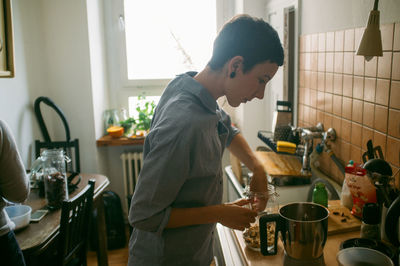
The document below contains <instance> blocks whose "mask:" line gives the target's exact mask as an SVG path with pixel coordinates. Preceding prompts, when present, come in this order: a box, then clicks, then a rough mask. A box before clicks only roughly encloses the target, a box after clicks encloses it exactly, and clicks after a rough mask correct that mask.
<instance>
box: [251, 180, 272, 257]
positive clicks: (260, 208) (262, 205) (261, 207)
mask: <svg viewBox="0 0 400 266" xmlns="http://www.w3.org/2000/svg"><path fill="white" fill-rule="evenodd" d="M243 195H244V196H245V197H246V199H249V200H250V202H251V203H250V204H249V206H248V207H249V208H251V209H252V210H256V211H257V212H258V216H257V217H256V221H255V222H254V223H253V224H251V225H250V227H249V228H246V229H245V230H244V232H243V238H244V241H245V243H246V245H247V246H248V247H249V248H250V249H252V250H255V251H260V226H259V218H260V216H262V215H264V214H269V213H278V211H279V204H278V199H277V197H278V196H279V195H278V194H277V193H276V191H275V187H274V186H273V185H271V184H268V191H267V192H262V193H261V192H252V191H250V188H249V186H246V188H245V191H244V193H243ZM267 230H268V231H269V232H270V233H269V234H268V236H270V239H268V245H269V246H273V245H274V235H275V234H274V232H275V224H274V223H271V224H268V227H267Z"/></svg>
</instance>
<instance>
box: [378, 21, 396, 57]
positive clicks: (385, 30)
mask: <svg viewBox="0 0 400 266" xmlns="http://www.w3.org/2000/svg"><path fill="white" fill-rule="evenodd" d="M380 30H381V36H382V50H383V51H391V50H392V49H393V31H394V23H390V24H383V25H380Z"/></svg>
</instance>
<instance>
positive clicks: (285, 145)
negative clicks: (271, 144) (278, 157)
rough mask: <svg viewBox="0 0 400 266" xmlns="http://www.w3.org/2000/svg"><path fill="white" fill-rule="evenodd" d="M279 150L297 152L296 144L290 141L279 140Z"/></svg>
mask: <svg viewBox="0 0 400 266" xmlns="http://www.w3.org/2000/svg"><path fill="white" fill-rule="evenodd" d="M276 144H277V149H276V150H277V151H278V152H286V153H291V154H293V153H295V152H296V147H297V146H296V144H294V143H292V142H288V141H281V140H279V141H277V143H276Z"/></svg>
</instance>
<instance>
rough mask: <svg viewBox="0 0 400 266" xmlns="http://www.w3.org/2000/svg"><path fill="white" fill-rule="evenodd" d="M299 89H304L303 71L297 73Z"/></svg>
mask: <svg viewBox="0 0 400 266" xmlns="http://www.w3.org/2000/svg"><path fill="white" fill-rule="evenodd" d="M299 87H300V88H304V71H303V70H300V71H299Z"/></svg>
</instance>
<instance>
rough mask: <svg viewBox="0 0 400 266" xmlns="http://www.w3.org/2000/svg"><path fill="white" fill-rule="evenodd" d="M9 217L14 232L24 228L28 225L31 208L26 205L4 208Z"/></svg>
mask: <svg viewBox="0 0 400 266" xmlns="http://www.w3.org/2000/svg"><path fill="white" fill-rule="evenodd" d="M4 209H5V210H6V212H7V214H8V217H10V219H11V221H13V222H14V224H15V228H14V230H18V229H21V228H24V227H25V226H28V225H29V221H30V219H31V212H32V208H31V207H30V206H28V205H14V206H7V207H5V208H4Z"/></svg>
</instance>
